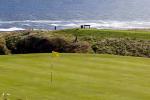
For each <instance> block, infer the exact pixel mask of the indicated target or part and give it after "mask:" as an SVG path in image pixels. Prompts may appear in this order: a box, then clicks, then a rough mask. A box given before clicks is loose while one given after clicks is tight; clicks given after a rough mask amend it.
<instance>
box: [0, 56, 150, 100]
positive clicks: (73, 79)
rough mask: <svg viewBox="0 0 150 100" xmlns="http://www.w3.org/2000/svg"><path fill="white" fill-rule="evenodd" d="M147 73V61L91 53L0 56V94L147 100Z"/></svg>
mask: <svg viewBox="0 0 150 100" xmlns="http://www.w3.org/2000/svg"><path fill="white" fill-rule="evenodd" d="M51 63H52V64H53V69H51ZM51 71H53V83H51V82H50V81H51V80H50V76H51V75H50V74H51ZM149 73H150V59H148V58H136V57H121V56H112V55H90V54H61V57H59V58H53V59H52V58H51V56H50V54H27V55H9V56H0V93H1V94H2V93H3V92H7V93H10V94H11V95H10V96H9V97H10V100H150V84H149V83H150V78H149V77H150V74H149Z"/></svg>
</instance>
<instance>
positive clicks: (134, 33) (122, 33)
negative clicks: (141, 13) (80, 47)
mask: <svg viewBox="0 0 150 100" xmlns="http://www.w3.org/2000/svg"><path fill="white" fill-rule="evenodd" d="M54 33H62V34H73V35H77V36H79V37H80V38H83V37H89V36H90V37H94V38H96V39H104V38H133V39H135V38H136V39H148V40H149V39H150V31H147V30H108V29H107V30H106V29H101V30H98V29H66V30H60V31H54Z"/></svg>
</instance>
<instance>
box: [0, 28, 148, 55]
mask: <svg viewBox="0 0 150 100" xmlns="http://www.w3.org/2000/svg"><path fill="white" fill-rule="evenodd" d="M52 51H57V52H62V53H97V54H113V55H122V56H138V57H150V30H136V29H135V30H98V29H65V30H58V31H42V30H39V31H38V30H37V31H30V30H27V31H18V32H7V33H1V34H0V54H24V53H49V52H52Z"/></svg>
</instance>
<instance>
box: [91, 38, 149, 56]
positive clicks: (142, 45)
mask: <svg viewBox="0 0 150 100" xmlns="http://www.w3.org/2000/svg"><path fill="white" fill-rule="evenodd" d="M92 48H93V51H95V52H96V53H100V54H101V53H102V54H115V55H123V56H140V57H150V41H147V40H136V39H134V40H133V39H103V40H100V41H98V42H97V43H96V44H94V45H93V46H92Z"/></svg>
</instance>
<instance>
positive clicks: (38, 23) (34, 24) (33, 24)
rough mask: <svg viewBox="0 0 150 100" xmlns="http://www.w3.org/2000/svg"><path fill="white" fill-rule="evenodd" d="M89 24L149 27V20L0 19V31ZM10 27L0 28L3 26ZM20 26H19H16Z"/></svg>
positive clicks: (111, 27) (116, 27)
mask: <svg viewBox="0 0 150 100" xmlns="http://www.w3.org/2000/svg"><path fill="white" fill-rule="evenodd" d="M85 24H88V25H91V27H92V28H98V29H133V28H137V29H141V28H150V21H149V22H148V21H111V20H24V21H0V28H1V29H0V31H16V30H24V29H27V28H34V29H53V27H54V26H57V27H60V28H61V29H65V28H77V27H80V25H85ZM3 25H4V26H5V27H6V26H9V27H11V28H7V29H5V28H2V27H4V26H3ZM17 27H20V28H17Z"/></svg>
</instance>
